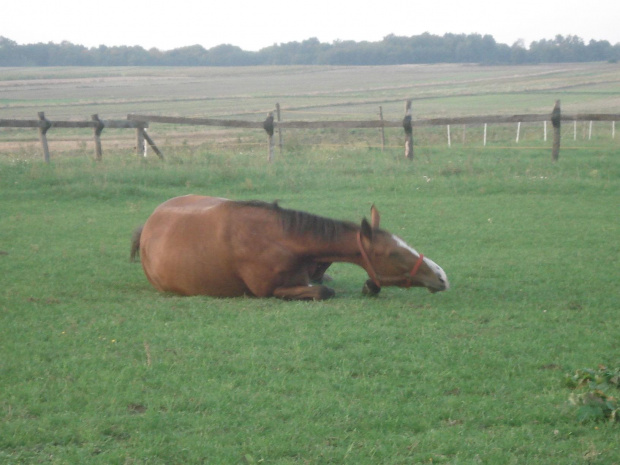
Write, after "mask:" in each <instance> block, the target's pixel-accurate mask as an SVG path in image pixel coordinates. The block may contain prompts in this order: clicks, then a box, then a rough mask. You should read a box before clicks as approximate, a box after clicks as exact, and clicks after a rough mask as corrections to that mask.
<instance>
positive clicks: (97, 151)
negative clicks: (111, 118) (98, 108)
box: [90, 114, 105, 161]
mask: <svg viewBox="0 0 620 465" xmlns="http://www.w3.org/2000/svg"><path fill="white" fill-rule="evenodd" d="M90 119H91V120H93V122H94V123H95V129H94V136H95V160H97V161H101V157H102V154H103V151H102V150H101V132H102V131H103V128H104V127H105V125H104V124H103V121H101V120H100V119H99V115H96V114H95V115H91V117H90Z"/></svg>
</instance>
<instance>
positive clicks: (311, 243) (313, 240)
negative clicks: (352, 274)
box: [300, 230, 363, 266]
mask: <svg viewBox="0 0 620 465" xmlns="http://www.w3.org/2000/svg"><path fill="white" fill-rule="evenodd" d="M358 232H359V230H352V231H345V232H343V233H342V234H340V235H339V236H338V237H337V238H335V239H332V240H325V239H321V238H317V237H313V236H308V237H304V240H303V241H302V249H303V250H300V253H302V254H303V255H306V256H311V257H312V258H313V259H315V260H317V261H324V262H347V263H355V264H358V265H360V266H362V263H363V259H362V256H361V253H360V249H359V246H358V245H357V234H358Z"/></svg>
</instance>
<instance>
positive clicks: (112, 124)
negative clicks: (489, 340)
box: [0, 100, 620, 162]
mask: <svg viewBox="0 0 620 465" xmlns="http://www.w3.org/2000/svg"><path fill="white" fill-rule="evenodd" d="M275 113H276V115H275V116H274V112H270V113H269V114H268V115H267V118H266V119H265V120H264V121H244V120H226V119H211V118H184V117H173V116H156V115H139V114H129V115H127V120H101V119H99V116H98V115H92V116H91V119H90V121H49V120H48V119H47V118H45V114H44V113H43V112H40V113H39V115H38V116H39V118H38V119H37V120H7V119H0V127H12V128H38V131H39V139H40V141H41V145H42V149H43V155H44V157H45V161H46V162H49V160H50V153H49V147H48V144H47V138H46V134H47V131H49V130H50V129H52V128H92V129H93V137H94V141H95V159H97V160H101V158H102V148H101V134H102V132H103V130H104V129H105V128H110V129H135V130H136V152H137V153H138V155H140V156H142V155H143V154H144V153H145V149H146V145H145V144H146V143H148V144H149V145H150V146H151V147H152V148H153V150H154V151H155V153H156V154H157V155H158V156H159V157H160V158H161V159H163V158H164V155H163V153H162V152H161V150H159V148H158V147H157V145H156V144H155V143H154V142H153V139H151V137H150V136H149V135H148V134H147V132H146V129H147V128H148V127H149V124H150V123H162V124H177V125H192V126H218V127H228V128H244V129H259V130H260V129H263V130H265V131H266V133H267V135H268V138H269V143H268V147H269V155H268V160H269V161H270V162H271V161H272V160H273V152H274V147H275V139H274V135H275V133H276V130H277V133H278V135H279V141H280V142H279V145H280V149H282V131H283V130H285V129H379V130H380V131H381V140H382V144H383V145H385V134H384V129H385V128H399V127H400V128H403V129H404V131H405V136H404V139H405V141H404V146H405V157H406V158H408V159H413V157H414V146H413V129H414V128H416V127H422V126H446V127H447V136H448V145H450V144H451V139H450V127H451V125H483V126H484V144H485V145H486V132H487V131H486V129H487V125H489V124H507V123H516V124H517V125H518V129H517V142H518V141H519V133H520V128H521V123H531V122H544V123H545V134H546V123H547V122H548V121H551V124H552V127H553V145H552V151H551V159H552V160H553V161H557V160H558V158H559V153H560V146H561V141H560V137H561V132H560V128H561V124H562V122H563V121H573V122H575V124H576V122H577V121H589V122H590V125H591V124H592V121H611V122H612V127H613V130H612V131H613V137H615V122H616V121H618V120H620V113H614V114H574V115H570V114H563V113H562V112H561V108H560V101H559V100H558V101H557V102H556V104H555V106H554V107H553V110H552V111H551V112H550V113H546V114H522V115H511V116H504V115H502V116H498V115H483V116H464V117H456V118H431V119H413V116H412V107H411V100H408V101H407V102H406V104H405V116H404V117H403V119H402V120H401V121H388V120H384V119H383V111H382V109H381V108H380V111H379V115H380V118H379V119H378V120H357V121H281V112H280V105H279V104H276V111H275ZM276 117H277V119H276ZM590 128H591V126H590Z"/></svg>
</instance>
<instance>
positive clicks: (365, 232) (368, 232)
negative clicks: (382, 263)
mask: <svg viewBox="0 0 620 465" xmlns="http://www.w3.org/2000/svg"><path fill="white" fill-rule="evenodd" d="M362 236H363V237H365V238H367V239H368V240H369V241H372V226H370V223H368V220H366V218H364V219H363V220H362Z"/></svg>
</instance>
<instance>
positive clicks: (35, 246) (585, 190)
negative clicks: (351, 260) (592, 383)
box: [0, 146, 620, 464]
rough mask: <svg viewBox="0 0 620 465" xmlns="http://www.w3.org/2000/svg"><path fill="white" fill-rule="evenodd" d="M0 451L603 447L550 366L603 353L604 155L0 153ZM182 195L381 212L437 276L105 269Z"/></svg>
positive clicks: (560, 457) (287, 459) (613, 348)
mask: <svg viewBox="0 0 620 465" xmlns="http://www.w3.org/2000/svg"><path fill="white" fill-rule="evenodd" d="M0 187H1V190H0V192H1V194H0V197H1V198H0V205H1V207H0V209H1V211H0V221H1V228H0V250H1V251H2V254H1V255H0V275H1V276H2V290H1V291H0V312H1V313H0V318H1V321H0V340H1V341H2V344H1V351H2V353H1V354H0V355H1V357H0V367H1V376H0V417H1V418H2V422H1V423H0V463H7V464H13V463H28V464H31V463H92V464H96V463H101V464H103V463H105V464H110V463H136V464H137V463H144V464H146V463H162V464H164V463H165V464H170V463H179V464H181V463H184V464H187V463H218V464H219V463H279V464H285V463H355V464H362V463H364V464H366V463H367V464H376V463H386V464H387V463H389V464H397V463H451V464H469V463H489V464H496V463H519V464H521V463H536V464H558V463H562V464H586V463H587V464H590V463H591V464H594V463H600V464H614V463H616V464H617V463H620V452H619V451H618V447H617V444H618V438H619V430H618V425H617V424H611V423H609V422H605V421H604V422H586V423H582V422H580V421H578V418H577V415H576V412H575V408H574V407H573V406H571V405H570V404H569V402H568V398H569V395H570V394H571V391H570V390H569V389H568V388H567V387H566V385H565V376H566V375H567V374H571V373H572V372H573V371H574V370H576V369H579V368H588V367H590V368H596V367H597V366H598V365H599V364H604V365H608V366H617V365H618V362H619V356H618V354H619V353H620V351H619V349H620V345H619V339H618V334H620V324H619V323H618V315H617V312H618V308H620V300H619V294H618V288H617V281H618V277H619V265H618V255H619V242H618V237H619V233H620V231H619V229H620V228H619V227H618V216H617V213H618V208H617V205H618V194H619V193H620V160H619V159H618V157H617V150H615V149H614V148H613V146H610V147H609V148H608V149H606V150H599V151H587V150H584V151H579V150H575V151H571V152H570V154H569V155H566V156H564V157H562V158H561V159H560V162H559V163H555V164H552V163H551V162H550V161H549V154H548V151H547V150H538V151H536V150H532V151H525V152H524V151H516V150H513V151H502V152H497V153H495V152H490V151H489V150H482V149H478V150H472V149H468V150H462V151H461V150H455V149H454V148H453V150H448V149H434V150H432V151H430V150H427V151H426V153H424V154H420V156H419V157H418V158H417V159H416V160H415V161H414V162H413V163H411V162H407V161H406V160H403V159H402V154H401V151H400V150H398V151H395V152H389V153H384V154H382V153H381V152H379V151H375V150H351V151H343V150H341V149H338V150H334V151H331V152H330V151H321V152H320V153H319V152H303V153H291V154H288V156H286V157H283V158H281V159H279V160H278V162H277V163H273V164H271V165H268V164H266V163H265V162H264V159H263V157H262V156H261V157H258V156H255V155H249V154H245V155H244V154H239V153H238V152H235V153H226V154H221V153H218V154H215V153H209V152H202V153H197V152H195V151H188V153H184V152H183V151H182V149H179V152H178V153H176V154H175V156H174V157H171V159H170V160H169V161H168V162H167V163H161V162H159V161H158V160H155V159H153V160H149V161H147V162H139V161H138V160H136V159H135V157H134V156H133V155H131V154H130V153H129V154H122V153H119V154H114V155H110V156H108V157H107V158H105V159H104V161H103V163H95V162H93V161H91V160H90V159H89V158H88V157H82V158H77V159H76V158H68V159H57V160H53V161H52V163H51V164H50V165H49V166H47V165H45V164H44V163H42V162H40V161H38V160H37V161H19V160H17V161H15V160H14V161H4V162H3V163H2V164H0ZM189 192H195V193H205V194H214V195H221V196H227V197H231V198H239V199H241V198H259V199H264V200H273V199H274V198H278V199H280V201H281V202H282V204H283V205H284V206H286V207H290V208H299V209H304V210H308V211H311V212H314V213H319V214H324V215H327V216H333V217H337V218H346V219H351V220H360V219H361V218H362V216H364V215H367V214H368V210H369V207H370V204H371V203H372V202H375V203H376V204H377V206H378V207H379V208H380V211H381V213H382V218H383V221H382V223H383V225H384V227H386V228H387V229H389V230H392V231H393V232H396V233H398V234H400V235H401V236H403V237H404V238H406V239H407V240H408V242H410V243H411V244H412V245H414V246H415V247H417V248H418V249H419V250H421V251H423V252H424V253H425V254H427V255H428V256H429V257H431V258H433V259H434V260H435V261H437V262H438V263H439V264H440V265H442V266H443V267H444V269H445V270H446V271H447V273H448V276H449V278H450V280H451V284H452V289H451V290H450V291H448V292H445V293H441V294H435V295H431V294H429V293H427V292H425V291H422V290H419V289H417V290H416V289H412V290H402V289H390V288H387V289H384V291H383V292H382V294H381V296H380V297H379V298H377V299H368V298H364V297H363V296H362V295H361V292H360V291H361V286H362V284H363V282H364V280H365V279H366V276H365V273H364V272H363V270H361V269H360V268H357V267H353V266H351V265H335V266H334V267H333V270H332V272H331V273H332V276H333V278H334V282H333V285H334V287H335V289H336V291H337V296H336V298H335V299H333V300H330V301H326V302H321V303H299V302H283V301H279V300H275V299H266V300H256V299H244V298H240V299H212V298H206V297H195V298H180V297H175V296H172V295H162V294H159V293H158V292H156V291H155V290H154V289H153V288H152V287H151V286H150V285H149V283H148V282H147V280H146V278H145V277H144V275H143V273H142V270H141V267H140V266H139V265H136V264H130V263H129V262H128V247H129V237H130V234H131V231H132V229H133V228H134V227H135V226H136V225H138V224H139V223H140V222H142V221H144V220H145V219H146V218H147V216H148V215H149V214H150V212H151V211H152V209H153V208H154V207H155V206H156V205H157V204H159V203H160V202H162V201H163V200H165V199H167V198H169V197H172V196H174V195H180V194H185V193H189Z"/></svg>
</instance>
